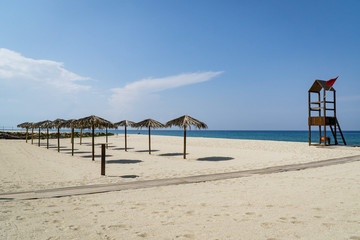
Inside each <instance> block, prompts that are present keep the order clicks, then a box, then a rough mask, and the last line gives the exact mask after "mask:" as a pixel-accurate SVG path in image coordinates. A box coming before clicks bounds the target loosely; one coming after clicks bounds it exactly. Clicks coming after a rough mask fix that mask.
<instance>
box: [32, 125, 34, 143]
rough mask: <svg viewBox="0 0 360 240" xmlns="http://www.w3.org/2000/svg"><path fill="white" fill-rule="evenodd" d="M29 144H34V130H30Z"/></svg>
mask: <svg viewBox="0 0 360 240" xmlns="http://www.w3.org/2000/svg"><path fill="white" fill-rule="evenodd" d="M31 144H34V128H31Z"/></svg>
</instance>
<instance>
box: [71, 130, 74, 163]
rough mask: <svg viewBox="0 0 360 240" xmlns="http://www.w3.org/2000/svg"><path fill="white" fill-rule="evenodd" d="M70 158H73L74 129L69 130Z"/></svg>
mask: <svg viewBox="0 0 360 240" xmlns="http://www.w3.org/2000/svg"><path fill="white" fill-rule="evenodd" d="M71 156H74V128H71Z"/></svg>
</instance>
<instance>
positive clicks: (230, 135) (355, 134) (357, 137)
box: [61, 129, 360, 146]
mask: <svg viewBox="0 0 360 240" xmlns="http://www.w3.org/2000/svg"><path fill="white" fill-rule="evenodd" d="M61 131H62V132H68V131H69V130H67V129H61ZM83 131H84V132H85V131H87V130H83ZM97 131H98V130H97ZM100 131H101V132H105V130H100ZM108 132H111V133H120V134H123V133H124V130H113V129H110V130H108ZM127 132H128V134H139V133H140V134H148V130H128V131H127ZM151 134H152V135H164V136H184V131H183V130H151ZM328 134H331V132H328ZM343 134H344V136H345V140H346V142H347V144H348V145H357V146H360V131H343ZM187 136H188V137H204V138H227V139H252V140H271V141H288V142H308V141H309V133H308V131H240V130H238V131H224V130H190V131H187ZM312 136H313V138H312V141H313V142H314V143H316V142H318V141H319V140H318V136H319V133H318V132H316V131H313V132H312ZM330 137H331V136H330ZM331 142H334V140H333V139H331Z"/></svg>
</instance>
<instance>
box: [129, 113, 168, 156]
mask: <svg viewBox="0 0 360 240" xmlns="http://www.w3.org/2000/svg"><path fill="white" fill-rule="evenodd" d="M132 127H136V128H143V127H147V128H149V154H151V137H150V128H164V127H165V125H164V124H162V123H160V122H158V121H155V120H153V119H145V120H144V121H141V122H138V123H134V124H133V125H132Z"/></svg>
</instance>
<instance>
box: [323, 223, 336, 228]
mask: <svg viewBox="0 0 360 240" xmlns="http://www.w3.org/2000/svg"><path fill="white" fill-rule="evenodd" d="M322 225H324V226H325V227H328V228H330V227H332V226H334V225H335V224H332V223H323V224H322Z"/></svg>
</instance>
